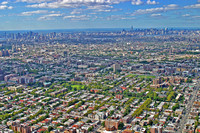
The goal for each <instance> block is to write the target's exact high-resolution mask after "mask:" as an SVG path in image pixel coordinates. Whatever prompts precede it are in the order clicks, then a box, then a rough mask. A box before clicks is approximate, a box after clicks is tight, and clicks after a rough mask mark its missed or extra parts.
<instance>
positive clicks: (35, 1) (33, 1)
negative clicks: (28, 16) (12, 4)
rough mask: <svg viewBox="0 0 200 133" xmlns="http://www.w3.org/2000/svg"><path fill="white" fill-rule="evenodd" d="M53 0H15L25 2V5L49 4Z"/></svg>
mask: <svg viewBox="0 0 200 133" xmlns="http://www.w3.org/2000/svg"><path fill="white" fill-rule="evenodd" d="M49 1H53V0H17V2H27V3H42V2H49Z"/></svg>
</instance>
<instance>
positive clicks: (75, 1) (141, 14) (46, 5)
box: [0, 0, 200, 30]
mask: <svg viewBox="0 0 200 133" xmlns="http://www.w3.org/2000/svg"><path fill="white" fill-rule="evenodd" d="M131 26H133V28H200V0H0V30H43V29H92V28H130V27H131Z"/></svg>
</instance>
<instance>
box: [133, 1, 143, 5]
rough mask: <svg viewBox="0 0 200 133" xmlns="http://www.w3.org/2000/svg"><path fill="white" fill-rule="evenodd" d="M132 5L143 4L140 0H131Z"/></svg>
mask: <svg viewBox="0 0 200 133" xmlns="http://www.w3.org/2000/svg"><path fill="white" fill-rule="evenodd" d="M131 3H132V5H141V4H143V2H142V1H141V0H132V2H131Z"/></svg>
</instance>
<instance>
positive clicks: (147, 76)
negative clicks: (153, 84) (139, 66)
mask: <svg viewBox="0 0 200 133" xmlns="http://www.w3.org/2000/svg"><path fill="white" fill-rule="evenodd" d="M138 78H145V79H154V78H156V76H151V75H138Z"/></svg>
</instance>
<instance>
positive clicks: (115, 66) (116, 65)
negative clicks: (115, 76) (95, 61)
mask: <svg viewBox="0 0 200 133" xmlns="http://www.w3.org/2000/svg"><path fill="white" fill-rule="evenodd" d="M120 69H121V67H120V64H118V63H116V64H113V72H117V71H118V70H120Z"/></svg>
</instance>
